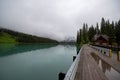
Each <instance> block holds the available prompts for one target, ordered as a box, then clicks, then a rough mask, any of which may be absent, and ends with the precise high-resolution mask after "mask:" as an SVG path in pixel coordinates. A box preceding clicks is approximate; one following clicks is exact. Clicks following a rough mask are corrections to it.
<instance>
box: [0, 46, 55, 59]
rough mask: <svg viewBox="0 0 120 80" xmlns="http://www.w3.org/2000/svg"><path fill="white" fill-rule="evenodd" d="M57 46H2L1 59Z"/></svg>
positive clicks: (0, 47)
mask: <svg viewBox="0 0 120 80" xmlns="http://www.w3.org/2000/svg"><path fill="white" fill-rule="evenodd" d="M54 46H56V45H55V44H49V45H48V44H0V57H1V56H7V55H12V54H17V53H22V52H27V51H32V50H37V49H45V48H50V47H54Z"/></svg>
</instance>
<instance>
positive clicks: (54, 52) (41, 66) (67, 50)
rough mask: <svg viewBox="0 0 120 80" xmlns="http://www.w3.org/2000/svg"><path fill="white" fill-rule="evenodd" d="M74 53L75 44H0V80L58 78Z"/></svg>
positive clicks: (65, 69)
mask: <svg viewBox="0 0 120 80" xmlns="http://www.w3.org/2000/svg"><path fill="white" fill-rule="evenodd" d="M74 55H76V47H75V45H50V44H49V45H47V44H46V45H42V44H20V45H14V44H0V80H58V74H59V72H64V73H66V72H67V70H68V69H69V67H70V66H71V64H72V62H73V56H74Z"/></svg>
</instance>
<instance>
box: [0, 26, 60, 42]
mask: <svg viewBox="0 0 120 80" xmlns="http://www.w3.org/2000/svg"><path fill="white" fill-rule="evenodd" d="M0 43H58V42H57V41H56V40H52V39H49V38H43V37H38V36H35V35H30V34H25V33H21V32H17V31H13V30H10V29H5V28H0Z"/></svg>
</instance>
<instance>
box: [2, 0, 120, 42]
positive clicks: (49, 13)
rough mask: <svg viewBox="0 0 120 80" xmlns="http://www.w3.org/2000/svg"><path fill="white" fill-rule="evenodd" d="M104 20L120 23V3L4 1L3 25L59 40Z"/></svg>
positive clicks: (100, 0)
mask: <svg viewBox="0 0 120 80" xmlns="http://www.w3.org/2000/svg"><path fill="white" fill-rule="evenodd" d="M102 17H105V19H110V20H114V21H117V20H119V19H120V0H0V26H2V27H5V28H9V29H12V30H17V31H20V32H25V33H30V34H33V35H38V36H41V37H49V38H52V39H56V40H59V41H60V40H64V39H65V38H68V37H76V33H77V30H78V29H79V28H81V27H82V24H83V23H84V22H86V23H88V25H92V24H93V25H95V24H96V22H100V20H101V18H102Z"/></svg>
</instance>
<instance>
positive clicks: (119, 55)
mask: <svg viewBox="0 0 120 80" xmlns="http://www.w3.org/2000/svg"><path fill="white" fill-rule="evenodd" d="M118 61H120V51H118Z"/></svg>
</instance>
